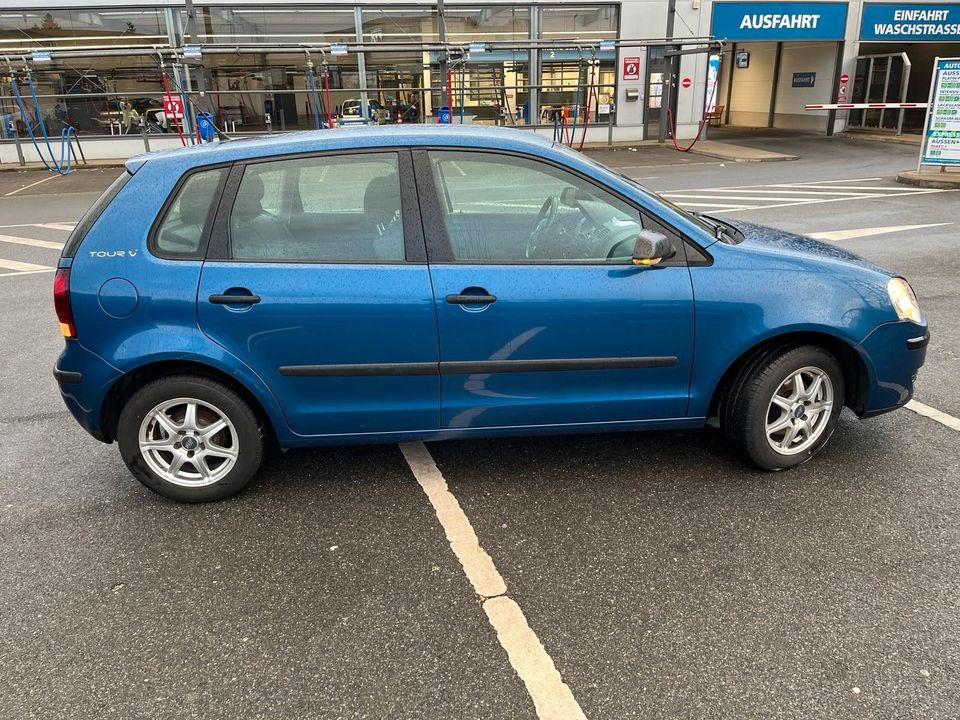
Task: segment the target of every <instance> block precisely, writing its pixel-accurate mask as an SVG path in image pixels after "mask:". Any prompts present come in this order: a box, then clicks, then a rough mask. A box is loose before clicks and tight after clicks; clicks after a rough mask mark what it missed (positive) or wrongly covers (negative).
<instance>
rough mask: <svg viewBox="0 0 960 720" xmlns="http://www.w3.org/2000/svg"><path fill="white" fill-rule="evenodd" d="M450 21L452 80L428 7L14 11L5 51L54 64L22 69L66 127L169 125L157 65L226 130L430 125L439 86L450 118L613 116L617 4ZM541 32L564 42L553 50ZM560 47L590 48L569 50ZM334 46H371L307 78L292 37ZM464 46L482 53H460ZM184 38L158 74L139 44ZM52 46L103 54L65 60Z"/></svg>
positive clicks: (3, 103)
mask: <svg viewBox="0 0 960 720" xmlns="http://www.w3.org/2000/svg"><path fill="white" fill-rule="evenodd" d="M444 17H445V35H446V40H447V42H448V43H454V44H459V45H461V46H462V48H463V50H462V51H459V52H458V51H456V50H453V51H451V52H450V54H449V58H448V76H447V77H446V78H444V77H442V76H441V70H440V68H441V64H440V60H441V59H442V58H441V56H440V54H439V53H438V52H437V51H436V49H430V48H427V47H424V46H423V45H424V44H425V43H426V44H429V43H435V42H437V41H438V39H439V22H438V17H437V13H436V9H435V6H421V7H416V6H406V7H404V6H393V5H389V6H382V7H381V6H376V5H369V6H366V5H365V6H361V7H353V6H346V5H345V6H330V5H320V4H317V5H303V6H296V7H293V6H283V5H281V4H277V5H274V4H269V3H266V2H265V3H263V4H262V5H260V6H239V7H238V6H228V5H211V6H200V7H196V9H195V20H194V27H193V28H192V31H193V32H192V34H189V31H190V28H189V27H188V23H187V18H186V14H185V11H184V10H183V9H181V8H169V9H164V8H160V7H158V8H141V9H123V8H118V9H106V8H103V9H90V10H75V9H74V10H58V9H51V10H43V9H37V10H22V11H19V10H18V11H7V12H0V48H3V50H4V51H5V52H6V53H9V54H10V55H11V56H19V55H20V54H27V55H28V56H29V53H30V52H31V51H33V50H37V49H50V50H52V51H53V61H52V62H50V63H45V64H34V65H32V68H31V69H32V80H33V84H34V86H35V89H36V92H37V94H38V97H39V105H40V113H39V115H41V116H42V117H43V118H45V120H46V123H47V126H48V127H49V128H53V129H58V128H59V127H61V126H62V125H64V124H70V125H73V126H74V127H76V128H77V130H78V131H80V132H81V133H87V134H122V133H127V132H139V131H140V128H139V125H140V120H139V119H140V118H141V117H142V118H143V124H144V125H145V126H146V129H147V131H149V132H171V131H173V130H174V129H175V126H176V123H175V122H173V119H172V118H170V119H168V118H166V115H165V114H164V113H163V108H162V98H163V94H164V90H165V83H164V75H166V85H167V86H169V88H170V90H171V91H173V92H178V91H183V92H184V93H186V94H187V95H188V96H189V97H190V98H191V100H192V101H193V102H194V103H195V104H196V107H195V108H194V110H197V109H200V110H204V111H208V112H212V113H213V114H214V115H215V117H216V122H217V124H218V125H219V126H221V127H223V128H225V129H226V130H227V132H230V133H240V132H262V131H266V130H283V129H296V128H301V129H302V128H312V127H316V126H318V125H322V124H326V123H332V124H350V123H354V122H367V123H378V124H379V123H395V122H436V121H437V117H438V108H439V107H440V106H441V105H442V104H444V96H443V89H444V88H445V87H448V88H449V105H450V106H451V114H452V117H453V122H461V121H462V122H474V123H488V124H494V123H495V124H528V123H529V124H536V123H546V124H549V123H552V122H553V118H554V117H555V116H556V113H557V111H558V109H560V108H566V113H567V116H568V117H578V118H581V117H582V116H583V114H584V113H585V112H586V108H587V103H588V100H589V102H590V112H591V120H592V121H605V120H606V118H605V117H603V116H601V115H600V113H599V112H598V105H599V106H601V107H602V106H603V105H605V104H608V103H609V102H611V98H612V96H613V93H614V82H615V77H616V76H615V68H614V58H613V55H614V53H613V52H609V53H607V54H606V55H604V54H602V53H598V52H597V47H596V44H597V42H598V41H599V40H603V39H615V38H616V37H617V35H618V27H619V5H617V4H578V5H561V4H557V5H551V6H530V5H522V4H518V5H515V6H509V5H447V7H446V10H445V14H444ZM550 40H557V41H558V42H561V43H567V45H566V49H559V48H557V49H550V48H549V41H550ZM532 41H534V42H537V43H539V44H540V45H541V50H540V52H539V68H540V74H539V77H536V76H532V75H531V67H537V65H532V64H531V60H532V58H533V55H534V53H533V51H532V49H531V42H532ZM569 41H581V42H583V43H584V44H585V45H584V47H585V48H587V46H588V44H589V45H591V46H592V48H593V49H592V50H588V49H584V50H582V51H576V50H570V49H569ZM337 43H345V44H349V45H355V44H357V43H362V44H363V46H364V47H363V50H362V52H358V51H357V50H356V48H353V47H351V48H350V49H349V52H347V53H345V54H339V53H338V54H336V55H333V54H330V53H329V52H327V53H326V54H324V53H323V52H320V51H319V50H312V51H311V53H310V55H309V60H310V61H312V64H313V76H312V77H311V75H310V73H309V71H308V56H307V53H306V52H305V51H304V50H303V49H301V48H300V47H298V46H301V45H310V46H314V47H316V46H323V47H324V48H329V46H330V45H333V44H337ZM470 43H483V44H484V51H483V52H479V51H478V48H476V46H475V47H474V51H473V52H469V51H468V48H469V45H470ZM184 44H198V45H200V46H201V47H202V56H201V58H200V59H193V60H189V61H183V62H182V63H181V64H178V66H177V67H173V66H172V65H171V58H170V54H169V52H168V53H167V54H166V58H165V62H166V67H165V72H164V73H161V70H160V65H159V57H158V55H157V54H156V53H155V52H151V51H150V50H147V48H146V47H144V46H149V47H151V48H152V47H161V48H167V49H168V51H169V49H170V48H177V47H181V46H182V45H184ZM378 46H379V47H378ZM380 48H382V49H380ZM58 49H61V50H91V51H95V50H97V49H109V50H110V54H109V56H107V55H106V54H105V55H104V56H97V55H96V54H95V52H94V53H92V54H91V55H90V56H87V57H83V58H72V59H71V58H65V57H59V56H58V54H57V50H58ZM15 69H18V68H15ZM23 82H24V78H23V77H21V83H23ZM10 85H11V84H10V78H9V77H6V78H4V79H3V80H2V83H0V112H2V113H9V114H11V115H12V116H13V118H14V119H16V120H18V121H19V122H20V123H22V124H25V123H30V124H31V125H36V124H37V123H38V120H39V118H38V117H37V115H38V113H37V112H36V111H35V109H34V108H33V107H32V105H30V103H27V105H28V107H27V108H26V116H25V117H23V116H22V114H21V113H20V112H19V108H18V107H17V106H16V104H15V103H14V102H13V99H12V92H11V90H12V89H11V86H10ZM533 89H536V90H538V92H537V93H535V94H532V93H531V91H532V90H533ZM199 91H203V96H202V98H201V96H200V95H199ZM531 97H537V98H538V107H537V108H534V109H531V108H530V99H531ZM364 101H366V108H364V107H363V104H364ZM128 103H129V107H128ZM131 111H132V112H131ZM131 117H132V118H133V120H132V121H131Z"/></svg>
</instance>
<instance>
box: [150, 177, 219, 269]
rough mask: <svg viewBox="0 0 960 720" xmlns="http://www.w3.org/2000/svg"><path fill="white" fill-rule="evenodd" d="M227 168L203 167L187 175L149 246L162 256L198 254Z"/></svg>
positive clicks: (196, 255)
mask: <svg viewBox="0 0 960 720" xmlns="http://www.w3.org/2000/svg"><path fill="white" fill-rule="evenodd" d="M226 173H227V168H215V169H213V170H203V171H201V172H196V173H193V174H192V175H190V176H189V177H187V179H186V180H184V181H183V182H182V183H181V184H180V189H179V190H178V191H177V194H176V196H174V198H173V201H172V202H170V204H169V205H168V206H167V211H166V213H165V214H164V216H163V220H162V221H161V222H160V225H159V226H158V227H157V231H156V234H155V235H154V236H153V243H152V246H151V250H152V251H153V253H154V254H155V255H159V256H160V257H165V258H178V259H188V258H202V257H203V256H204V255H205V254H206V243H205V242H204V241H205V239H206V237H207V231H208V229H209V228H210V225H211V224H212V222H213V216H214V214H215V212H216V209H217V200H218V199H219V197H220V185H221V183H222V182H223V179H224V177H225V176H226Z"/></svg>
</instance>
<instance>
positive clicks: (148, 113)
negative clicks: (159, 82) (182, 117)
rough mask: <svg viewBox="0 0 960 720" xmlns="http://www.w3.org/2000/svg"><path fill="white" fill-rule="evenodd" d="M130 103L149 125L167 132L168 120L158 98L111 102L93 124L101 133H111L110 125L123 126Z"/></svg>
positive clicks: (125, 99)
mask: <svg viewBox="0 0 960 720" xmlns="http://www.w3.org/2000/svg"><path fill="white" fill-rule="evenodd" d="M127 102H129V103H130V104H131V105H132V106H133V109H134V110H136V111H137V114H138V115H140V116H142V117H144V118H145V119H146V122H147V123H151V124H153V125H154V126H156V128H157V129H159V130H162V131H163V132H166V131H167V129H168V124H167V119H166V116H165V115H164V113H163V103H162V102H160V100H158V99H157V98H149V97H138V98H124V99H115V100H110V101H108V103H107V107H106V108H105V109H103V110H101V111H100V112H99V113H98V114H97V116H96V117H94V118H93V122H94V123H95V125H96V126H97V127H98V128H99V129H100V131H101V132H106V133H109V132H110V125H111V124H113V125H114V126H117V125H122V124H123V118H124V112H123V110H124V106H125V105H126V104H127Z"/></svg>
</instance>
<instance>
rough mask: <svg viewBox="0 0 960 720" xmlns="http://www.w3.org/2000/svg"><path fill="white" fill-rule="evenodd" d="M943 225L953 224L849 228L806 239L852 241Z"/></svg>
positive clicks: (809, 234)
mask: <svg viewBox="0 0 960 720" xmlns="http://www.w3.org/2000/svg"><path fill="white" fill-rule="evenodd" d="M944 225H953V223H948V222H946V223H927V224H926V225H890V226H888V227H872V228H851V229H850V230H830V231H828V232H815V233H807V237H811V238H813V239H814V240H834V241H835V240H854V239H856V238H862V237H873V236H874V235H886V234H888V233H897V232H906V231H907V230H923V229H924V228H932V227H942V226H944Z"/></svg>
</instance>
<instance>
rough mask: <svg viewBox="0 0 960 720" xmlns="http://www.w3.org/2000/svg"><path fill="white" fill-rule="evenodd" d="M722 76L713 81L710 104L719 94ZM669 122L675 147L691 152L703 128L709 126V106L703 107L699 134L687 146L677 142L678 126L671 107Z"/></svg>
mask: <svg viewBox="0 0 960 720" xmlns="http://www.w3.org/2000/svg"><path fill="white" fill-rule="evenodd" d="M719 81H720V78H719V77H718V78H717V79H716V80H715V81H714V83H713V91H712V92H711V93H710V102H708V103H707V105H708V106H709V105H710V103H711V102H713V99H714V98H715V97H716V95H717V85H719V84H720V82H719ZM667 122H668V123H669V126H670V139H671V140H672V141H673V147H674V149H675V150H677V151H678V152H690V151H691V150H692V149H693V146H694V145H696V144H697V141H698V140H699V139H700V135H701V134H703V129H704V128H705V127H706V126H707V123H708V122H709V120H707V108H706V107H704V108H703V119H701V120H700V127H698V128H697V135H696V137H694V138H693V142H691V143H690V144H689V145H687V146H686V147H685V148H682V147H680V145H678V144H677V126H676V124H675V123H674V121H673V111H672V110H671V109H670V108H667Z"/></svg>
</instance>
